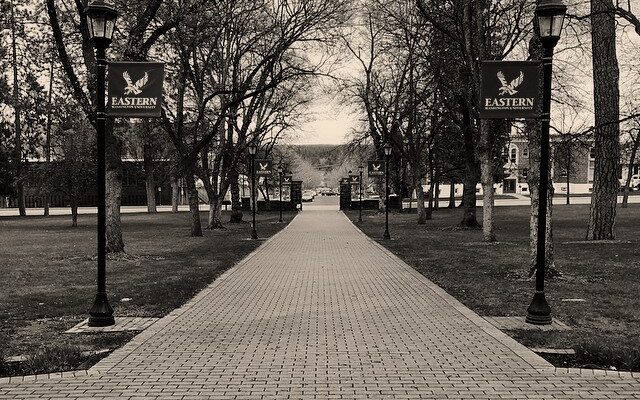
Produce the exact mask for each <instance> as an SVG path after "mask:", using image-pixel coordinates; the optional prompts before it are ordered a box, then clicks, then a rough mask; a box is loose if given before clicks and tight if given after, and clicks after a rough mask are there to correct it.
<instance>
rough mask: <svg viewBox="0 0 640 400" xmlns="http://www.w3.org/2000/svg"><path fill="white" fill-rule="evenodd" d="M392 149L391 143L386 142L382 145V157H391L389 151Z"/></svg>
mask: <svg viewBox="0 0 640 400" xmlns="http://www.w3.org/2000/svg"><path fill="white" fill-rule="evenodd" d="M392 150H393V147H391V143H389V142H387V143H385V144H384V155H385V156H387V157H389V156H390V155H391V151H392Z"/></svg>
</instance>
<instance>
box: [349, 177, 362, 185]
mask: <svg viewBox="0 0 640 400" xmlns="http://www.w3.org/2000/svg"><path fill="white" fill-rule="evenodd" d="M349 182H351V184H352V185H359V184H360V175H349Z"/></svg>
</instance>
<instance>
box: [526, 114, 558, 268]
mask: <svg viewBox="0 0 640 400" xmlns="http://www.w3.org/2000/svg"><path fill="white" fill-rule="evenodd" d="M526 129H527V131H528V135H529V173H528V174H527V182H528V184H529V195H530V196H531V212H530V219H529V249H530V254H531V258H530V260H529V265H530V269H529V275H530V276H533V274H535V271H536V256H537V254H538V250H537V243H538V204H539V203H538V201H539V193H540V190H539V189H540V136H541V124H540V123H539V122H538V121H533V120H532V121H529V122H527V126H526ZM552 227H553V183H552V181H551V168H549V188H548V193H547V227H546V234H545V236H546V238H545V239H546V240H545V274H549V273H550V272H552V271H554V270H555V262H554V254H553V251H554V246H553V228H552Z"/></svg>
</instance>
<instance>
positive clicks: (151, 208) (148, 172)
mask: <svg viewBox="0 0 640 400" xmlns="http://www.w3.org/2000/svg"><path fill="white" fill-rule="evenodd" d="M150 147H151V146H148V145H147V144H146V143H145V145H144V150H143V153H144V155H143V157H144V160H143V163H144V173H145V186H146V189H147V213H149V214H155V213H157V212H158V208H157V207H156V179H155V168H154V167H155V166H154V163H153V153H152V149H151V148H150Z"/></svg>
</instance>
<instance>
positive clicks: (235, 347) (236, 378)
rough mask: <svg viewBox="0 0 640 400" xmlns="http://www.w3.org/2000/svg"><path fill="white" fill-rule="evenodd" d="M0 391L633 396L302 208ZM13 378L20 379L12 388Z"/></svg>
mask: <svg viewBox="0 0 640 400" xmlns="http://www.w3.org/2000/svg"><path fill="white" fill-rule="evenodd" d="M63 375H64V376H60V375H59V374H58V375H52V376H36V377H29V378H27V379H26V380H25V379H22V378H20V379H15V378H14V379H12V380H11V381H10V382H9V381H8V380H7V379H4V380H1V381H0V399H5V398H10V399H14V398H16V399H26V398H49V399H54V398H74V399H79V398H114V399H126V398H131V399H134V398H135V399H137V398H140V399H150V398H173V399H178V398H183V399H191V398H193V399H195V398H212V399H287V398H290V399H302V398H304V399H307V398H308V399H313V398H316V399H338V398H344V399H368V398H371V399H374V398H375V399H383V398H384V399H389V398H393V399H418V398H425V399H529V398H536V399H614V398H615V399H640V376H639V375H635V377H634V376H633V375H632V374H628V373H627V374H618V373H611V372H593V371H587V370H582V371H580V370H576V371H568V370H556V369H555V368H553V367H552V366H551V365H549V364H548V363H546V362H545V361H544V360H543V359H541V358H539V357H538V356H536V355H535V354H534V353H532V352H530V351H529V350H527V349H526V348H525V347H523V346H521V345H519V344H518V343H516V342H515V341H513V340H511V339H510V338H508V337H507V336H505V335H504V334H502V333H501V332H500V331H498V330H497V329H495V328H494V327H492V326H491V325H490V324H489V323H487V322H486V321H484V320H483V319H481V318H480V317H478V316H477V315H476V314H474V313H473V312H471V311H470V310H469V309H467V308H465V307H464V306H462V305H461V304H460V303H459V302H457V301H456V300H455V299H453V298H452V297H450V296H449V295H447V294H446V293H445V292H443V291H442V290H441V289H440V288H438V287H437V286H435V285H434V284H433V283H431V282H430V281H428V280H427V279H425V278H424V277H422V276H421V275H420V274H418V273H417V272H415V271H414V270H413V269H412V268H410V267H409V266H407V265H406V264H404V263H403V262H401V261H400V260H399V259H398V258H396V257H395V256H393V255H392V254H390V253H389V252H387V251H386V250H384V249H383V248H382V247H380V246H379V245H377V244H376V243H375V242H373V241H371V240H369V239H367V238H366V237H365V236H364V235H363V234H361V233H360V232H359V231H357V230H356V229H355V228H354V227H353V225H351V223H350V222H349V221H348V220H347V219H346V218H345V217H344V215H343V214H341V213H339V212H335V211H305V212H303V213H301V214H300V215H299V216H298V217H297V218H296V219H295V220H294V221H293V223H292V224H291V225H290V226H289V227H287V228H286V229H285V230H284V231H282V232H281V233H280V234H279V235H277V236H275V237H274V238H272V239H271V240H270V241H268V242H267V243H266V244H265V245H264V246H262V247H261V248H260V249H258V250H257V251H256V252H255V253H253V254H252V255H251V256H249V257H248V258H247V259H245V260H244V261H242V262H241V263H240V264H239V265H238V266H236V267H235V268H233V269H231V270H230V271H228V272H227V273H226V274H224V275H223V276H222V277H220V278H219V279H218V280H216V282H215V283H213V284H212V285H211V286H209V287H208V288H207V289H205V290H204V291H203V292H201V293H200V294H199V295H198V296H196V297H195V298H194V299H193V300H192V301H190V302H189V303H188V304H187V305H185V306H184V307H182V308H180V309H178V310H175V311H174V312H172V313H171V314H170V315H168V316H167V317H165V318H163V319H161V320H160V321H158V322H157V323H155V324H154V325H152V326H151V327H150V328H149V329H148V330H147V331H145V332H144V333H142V334H140V335H139V336H137V337H136V338H135V339H134V340H133V341H131V342H130V343H129V344H127V345H126V346H124V347H123V348H121V349H120V350H118V351H116V352H115V353H114V354H112V355H111V356H109V357H108V358H106V359H105V360H103V361H102V362H100V363H99V364H97V365H96V366H95V367H94V368H92V369H90V370H89V371H86V372H77V373H75V374H71V373H70V374H63ZM17 381H22V382H17Z"/></svg>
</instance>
